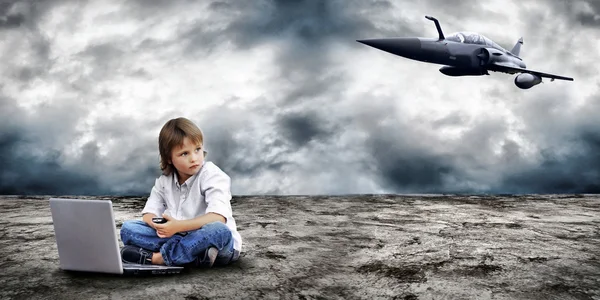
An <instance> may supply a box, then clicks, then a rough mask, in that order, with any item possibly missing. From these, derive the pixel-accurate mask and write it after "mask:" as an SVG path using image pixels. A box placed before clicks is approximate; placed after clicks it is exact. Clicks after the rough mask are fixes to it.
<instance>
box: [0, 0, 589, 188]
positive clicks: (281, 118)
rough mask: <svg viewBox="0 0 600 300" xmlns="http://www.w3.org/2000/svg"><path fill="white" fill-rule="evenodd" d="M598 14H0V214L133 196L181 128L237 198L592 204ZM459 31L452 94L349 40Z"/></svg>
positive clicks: (529, 7)
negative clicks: (558, 198)
mask: <svg viewBox="0 0 600 300" xmlns="http://www.w3.org/2000/svg"><path fill="white" fill-rule="evenodd" d="M599 3H600V2H598V1H593V0H589V1H581V0H575V1H559V0H545V1H540V0H524V1H523V0H518V1H517V0H514V1H505V0H496V1H485V2H483V1H443V0H428V1H416V2H415V1H385V0H372V1H369V0H327V1H325V0H310V1H309V0H306V1H301V0H297V1H289V0H288V1H284V0H281V1H276V0H264V1H261V0H257V1H183V0H182V1H146V0H143V1H142V0H139V1H134V0H129V1H108V0H101V1H68V0H63V1H57V0H54V1H37V0H29V1H0V56H1V60H0V64H1V65H0V194H43V195H67V194H71V195H100V194H102V195H134V194H135V195H138V194H142V195H143V194H148V193H149V192H150V189H151V188H152V185H153V183H154V180H155V178H156V177H158V176H159V175H160V169H159V166H158V161H159V157H158V143H157V140H158V132H159V130H160V128H161V127H162V125H163V124H164V123H165V122H166V121H168V120H169V119H171V118H176V117H180V116H183V117H187V118H189V119H191V120H192V121H194V122H195V123H196V124H197V125H198V126H199V127H200V128H201V129H202V131H203V132H204V134H205V145H206V148H207V149H208V151H209V156H208V157H207V159H208V160H210V161H213V162H214V163H215V164H217V165H218V166H219V167H221V168H222V169H223V170H224V171H225V172H226V173H228V174H229V175H230V176H231V178H232V192H233V193H234V194H237V195H248V194H362V193H403V194H404V193H598V192H600V117H599V116H600V113H599V112H600V89H599V88H600V75H598V74H599V73H600V72H599V71H600V70H599V65H598V63H597V62H598V61H600V4H599ZM425 15H432V16H435V17H436V18H438V19H439V20H440V22H441V25H442V29H443V30H444V32H445V33H446V35H448V34H449V33H451V32H456V31H475V32H479V33H481V34H483V35H485V36H486V37H488V38H490V39H492V40H494V41H495V42H496V43H498V44H500V45H501V46H503V47H504V48H507V49H511V48H512V46H513V45H514V43H515V42H516V41H517V40H518V38H519V37H521V36H522V37H523V39H524V45H523V46H522V48H521V57H522V58H523V59H524V60H525V62H526V63H527V66H528V68H530V69H534V70H538V71H542V72H548V73H554V74H559V75H564V76H569V77H574V78H575V81H573V82H568V81H559V80H557V81H554V82H550V81H549V80H544V83H542V84H540V85H538V86H535V87H533V88H531V89H529V90H521V89H519V88H517V87H516V86H515V85H514V82H513V80H514V75H508V74H504V73H492V74H491V75H490V76H481V77H448V76H445V75H443V74H441V73H440V72H439V71H438V69H439V68H440V67H441V66H440V65H433V64H424V63H420V62H415V61H411V60H408V59H404V58H401V57H397V56H394V55H392V54H388V53H386V52H382V51H378V50H376V49H374V48H370V47H367V46H366V45H363V44H360V43H357V42H356V40H357V39H365V38H384V37H403V36H421V37H436V36H437V32H436V30H435V27H434V24H433V22H431V21H429V20H427V19H425V18H424V16H425Z"/></svg>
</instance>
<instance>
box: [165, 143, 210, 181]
mask: <svg viewBox="0 0 600 300" xmlns="http://www.w3.org/2000/svg"><path fill="white" fill-rule="evenodd" d="M203 162H204V151H202V145H200V144H194V143H193V142H192V141H191V140H190V139H189V138H187V137H185V138H184V139H183V144H182V145H179V146H175V147H173V149H171V163H172V164H173V166H175V169H177V175H179V181H180V183H183V182H185V181H186V180H187V179H188V178H190V177H191V176H193V175H194V174H196V173H197V172H198V171H199V170H200V167H201V166H202V163H203Z"/></svg>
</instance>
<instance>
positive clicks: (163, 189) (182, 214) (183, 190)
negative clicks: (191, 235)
mask: <svg viewBox="0 0 600 300" xmlns="http://www.w3.org/2000/svg"><path fill="white" fill-rule="evenodd" d="M176 173H177V172H174V173H173V174H171V175H169V176H165V175H162V176H160V177H159V178H157V179H156V182H155V184H154V187H153V188H152V191H151V192H150V197H148V201H146V206H145V207H144V209H143V210H142V215H143V214H146V213H153V214H155V215H156V216H157V217H161V216H162V214H163V213H165V214H167V215H169V216H172V217H173V218H175V219H177V220H189V219H194V218H196V217H199V216H202V215H204V214H207V213H210V212H213V213H217V214H220V215H222V216H223V217H225V219H226V220H227V221H226V223H225V225H227V227H228V228H229V229H230V230H231V233H232V235H233V248H235V250H238V251H242V237H241V236H240V234H239V233H238V232H237V226H236V224H235V219H234V218H233V213H232V210H231V202H230V201H231V191H230V186H231V179H230V178H229V176H228V175H227V174H225V172H223V171H222V170H221V169H220V168H219V167H217V166H216V165H215V164H214V163H212V162H204V164H203V165H202V168H201V169H200V171H199V172H198V173H196V174H195V175H194V176H192V177H190V178H188V180H186V181H185V182H184V183H183V184H181V185H180V184H179V181H178V179H177V174H176Z"/></svg>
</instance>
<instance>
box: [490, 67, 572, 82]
mask: <svg viewBox="0 0 600 300" xmlns="http://www.w3.org/2000/svg"><path fill="white" fill-rule="evenodd" d="M487 69H488V70H490V71H496V72H504V73H509V74H515V73H529V74H533V75H536V76H538V77H546V78H551V79H552V80H554V79H562V80H569V81H573V78H571V77H564V76H558V75H553V74H548V73H542V72H538V71H533V70H527V69H523V68H520V67H517V66H514V65H509V64H503V63H493V64H492V65H490V66H488V67H487Z"/></svg>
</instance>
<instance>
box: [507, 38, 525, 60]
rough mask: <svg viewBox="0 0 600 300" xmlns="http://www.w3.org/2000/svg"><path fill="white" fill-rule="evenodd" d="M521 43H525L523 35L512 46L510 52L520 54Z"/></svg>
mask: <svg viewBox="0 0 600 300" xmlns="http://www.w3.org/2000/svg"><path fill="white" fill-rule="evenodd" d="M521 45H523V37H521V38H520V39H519V40H518V41H517V43H516V44H515V46H514V47H513V48H512V50H510V53H512V54H514V55H516V56H519V53H520V52H521Z"/></svg>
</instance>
